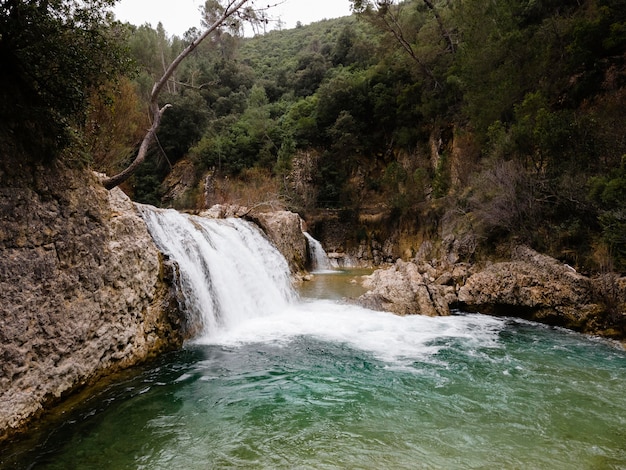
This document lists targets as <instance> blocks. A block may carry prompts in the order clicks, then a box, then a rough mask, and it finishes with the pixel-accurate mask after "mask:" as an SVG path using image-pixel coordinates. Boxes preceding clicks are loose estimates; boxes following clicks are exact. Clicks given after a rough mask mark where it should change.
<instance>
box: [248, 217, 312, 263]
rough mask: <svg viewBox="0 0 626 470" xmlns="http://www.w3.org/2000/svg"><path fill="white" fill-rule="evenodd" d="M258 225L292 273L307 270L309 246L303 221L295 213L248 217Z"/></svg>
mask: <svg viewBox="0 0 626 470" xmlns="http://www.w3.org/2000/svg"><path fill="white" fill-rule="evenodd" d="M247 218H248V219H250V220H252V221H253V222H254V223H256V224H257V225H258V226H259V227H261V229H262V230H263V231H264V232H265V234H266V235H267V236H268V237H269V239H270V240H271V241H272V243H273V244H274V246H275V247H276V248H278V251H280V252H281V253H282V255H283V256H284V257H285V259H286V260H287V262H288V263H289V268H290V269H291V272H292V273H300V272H303V271H304V270H305V269H306V265H307V260H308V252H307V250H308V245H307V241H306V238H305V236H304V234H303V233H302V219H301V218H300V216H299V215H298V214H296V213H294V212H289V211H274V212H260V213H257V214H254V215H249V216H247Z"/></svg>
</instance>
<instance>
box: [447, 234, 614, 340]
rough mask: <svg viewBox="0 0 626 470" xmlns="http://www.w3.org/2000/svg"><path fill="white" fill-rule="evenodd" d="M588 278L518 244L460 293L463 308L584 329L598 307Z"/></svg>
mask: <svg viewBox="0 0 626 470" xmlns="http://www.w3.org/2000/svg"><path fill="white" fill-rule="evenodd" d="M593 297H594V296H593V289H592V283H591V280H590V279H589V278H588V277H586V276H583V275H581V274H578V273H577V272H576V271H574V269H573V268H570V267H568V266H567V265H564V264H562V263H560V262H558V261H557V260H555V259H553V258H550V257H548V256H545V255H541V254H539V253H537V252H535V251H533V250H531V249H530V248H527V247H524V246H520V247H517V248H515V249H514V250H513V253H512V260H511V261H509V262H501V263H494V264H492V265H490V266H487V267H486V268H485V269H483V270H482V271H480V272H478V273H476V274H474V275H473V276H471V277H470V278H469V279H468V280H467V283H466V284H465V285H464V286H463V287H462V288H461V289H460V291H459V302H460V304H461V305H463V306H464V307H465V308H467V309H470V310H476V311H481V312H484V313H493V314H507V312H509V314H510V312H515V313H516V315H519V316H523V317H526V318H529V319H533V320H538V321H542V322H545V323H550V324H553V325H560V326H567V327H569V328H574V329H577V330H584V329H585V325H586V324H588V323H589V321H590V319H591V318H593V317H596V316H597V315H598V314H599V312H600V311H601V309H602V306H601V305H599V304H598V302H597V301H596V300H595V299H594V298H593Z"/></svg>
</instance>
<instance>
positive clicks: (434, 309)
mask: <svg viewBox="0 0 626 470" xmlns="http://www.w3.org/2000/svg"><path fill="white" fill-rule="evenodd" d="M429 271H430V270H429V269H428V268H426V267H425V266H421V269H420V266H418V265H417V264H416V263H413V262H405V261H402V260H398V261H396V263H395V264H394V265H392V266H391V267H390V268H387V269H379V270H377V271H374V273H372V274H371V275H370V276H368V277H367V278H366V279H365V281H364V282H363V286H364V287H366V288H368V289H369V290H368V292H366V293H365V294H363V295H362V296H361V297H360V298H359V299H358V300H357V303H359V304H360V305H362V306H364V307H368V308H372V309H375V310H385V311H389V312H393V313H396V314H398V315H412V314H421V315H427V316H431V317H432V316H445V315H450V308H449V306H450V305H451V304H452V303H453V302H454V301H455V300H456V295H455V288H454V287H453V286H450V285H445V284H437V283H435V282H433V281H432V280H431V275H430V274H429ZM445 279H446V280H448V279H449V278H448V277H445Z"/></svg>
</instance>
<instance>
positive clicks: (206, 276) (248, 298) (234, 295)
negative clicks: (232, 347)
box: [139, 206, 296, 338]
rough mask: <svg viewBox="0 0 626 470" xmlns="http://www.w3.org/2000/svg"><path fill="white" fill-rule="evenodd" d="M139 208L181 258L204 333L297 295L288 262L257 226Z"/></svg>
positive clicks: (189, 301)
mask: <svg viewBox="0 0 626 470" xmlns="http://www.w3.org/2000/svg"><path fill="white" fill-rule="evenodd" d="M139 207H140V210H141V213H142V215H143V217H144V219H145V221H146V223H147V225H148V228H149V230H150V233H151V234H152V237H153V238H154V240H155V242H156V244H157V246H158V247H159V248H160V249H161V251H163V252H164V253H165V254H167V255H168V256H169V257H170V258H171V259H173V260H175V261H176V262H177V263H178V266H179V269H180V278H181V284H182V286H181V288H182V291H183V296H184V298H185V308H186V314H187V315H188V319H189V321H191V322H194V323H196V324H198V323H199V324H200V325H201V331H202V333H201V335H202V336H203V337H205V338H209V337H215V336H216V335H218V334H219V333H220V332H223V331H225V330H228V329H229V328H232V327H234V326H235V325H237V324H239V323H241V322H242V321H244V320H246V319H250V318H256V317H262V316H267V315H269V314H273V313H276V312H279V311H282V310H284V309H285V308H286V307H287V306H288V305H289V304H290V303H292V302H293V301H294V300H295V298H296V294H295V292H294V290H293V288H292V286H291V280H290V276H289V267H288V265H287V261H286V260H285V258H284V257H283V256H282V255H281V254H280V253H279V252H278V250H277V249H276V248H274V246H273V245H272V244H271V243H270V242H269V241H268V240H267V238H265V236H264V235H263V234H262V232H261V230H260V229H259V228H258V227H257V226H256V225H254V224H252V223H250V222H247V221H245V220H241V219H208V218H204V217H197V216H193V215H188V214H183V213H180V212H178V211H175V210H159V209H154V208H152V207H150V206H139Z"/></svg>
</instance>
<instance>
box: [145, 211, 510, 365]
mask: <svg viewBox="0 0 626 470" xmlns="http://www.w3.org/2000/svg"><path fill="white" fill-rule="evenodd" d="M139 207H140V210H141V212H142V214H143V217H144V219H145V220H146V222H147V224H148V228H149V230H150V233H151V234H152V236H153V238H154V240H155V242H156V243H157V245H158V246H159V248H160V249H161V250H162V251H163V252H164V253H165V254H167V255H168V256H169V257H170V258H172V259H174V260H175V261H176V262H177V263H178V265H179V269H180V277H181V283H182V290H183V295H184V298H185V303H186V305H185V309H186V314H187V316H188V320H189V321H191V322H193V323H194V325H200V326H201V334H200V335H199V336H198V337H197V338H195V339H194V342H195V343H203V344H224V345H230V346H234V345H239V344H250V343H257V342H261V343H267V342H270V343H283V344H285V343H287V342H289V341H291V340H293V339H294V338H296V337H299V336H308V337H314V338H318V339H321V340H324V341H333V342H337V343H343V344H350V345H351V346H352V347H355V348H358V349H360V350H363V351H368V352H370V353H373V354H374V355H375V356H377V357H378V358H380V359H382V360H385V361H387V362H391V363H393V364H394V365H396V366H398V365H399V366H403V365H405V364H408V363H410V362H411V361H413V360H415V359H416V358H421V359H424V358H426V357H429V356H431V355H433V354H434V353H436V351H437V350H438V347H437V346H433V342H436V340H437V339H438V338H439V339H440V338H442V337H444V338H446V337H447V338H465V340H467V341H469V342H470V343H475V345H476V346H478V345H482V346H485V345H489V344H491V343H492V342H493V341H495V340H496V338H497V335H498V331H499V330H500V328H501V327H502V323H501V322H500V321H498V320H496V319H493V318H490V317H486V316H485V317H483V316H478V317H475V318H474V319H473V320H470V319H469V317H447V318H439V319H432V318H426V317H423V316H420V315H416V316H410V317H398V316H396V315H393V314H388V313H383V312H374V311H371V310H367V309H364V308H361V307H357V306H355V305H349V304H346V303H338V302H331V301H322V300H310V299H309V300H301V299H298V295H297V294H296V293H295V290H294V289H293V287H292V285H291V282H290V273H289V267H288V264H287V262H286V260H285V259H284V257H283V256H282V255H281V254H280V253H279V252H278V250H277V249H276V248H275V247H274V246H273V245H272V244H271V243H270V242H269V241H268V240H267V238H266V237H265V236H264V234H263V233H262V231H261V230H260V229H259V228H258V227H257V226H256V225H254V224H252V223H251V222H247V221H245V220H241V219H208V218H204V217H198V216H193V215H189V214H184V213H180V212H177V211H174V210H162V209H155V208H153V207H150V206H139ZM308 238H310V240H309V242H310V243H311V240H313V242H316V240H315V239H313V238H311V237H310V236H309V237H308ZM317 245H318V246H317V247H316V249H317V250H322V252H323V249H322V248H321V245H319V242H317ZM314 246H315V243H314ZM324 255H325V254H324ZM322 275H323V274H322Z"/></svg>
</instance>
